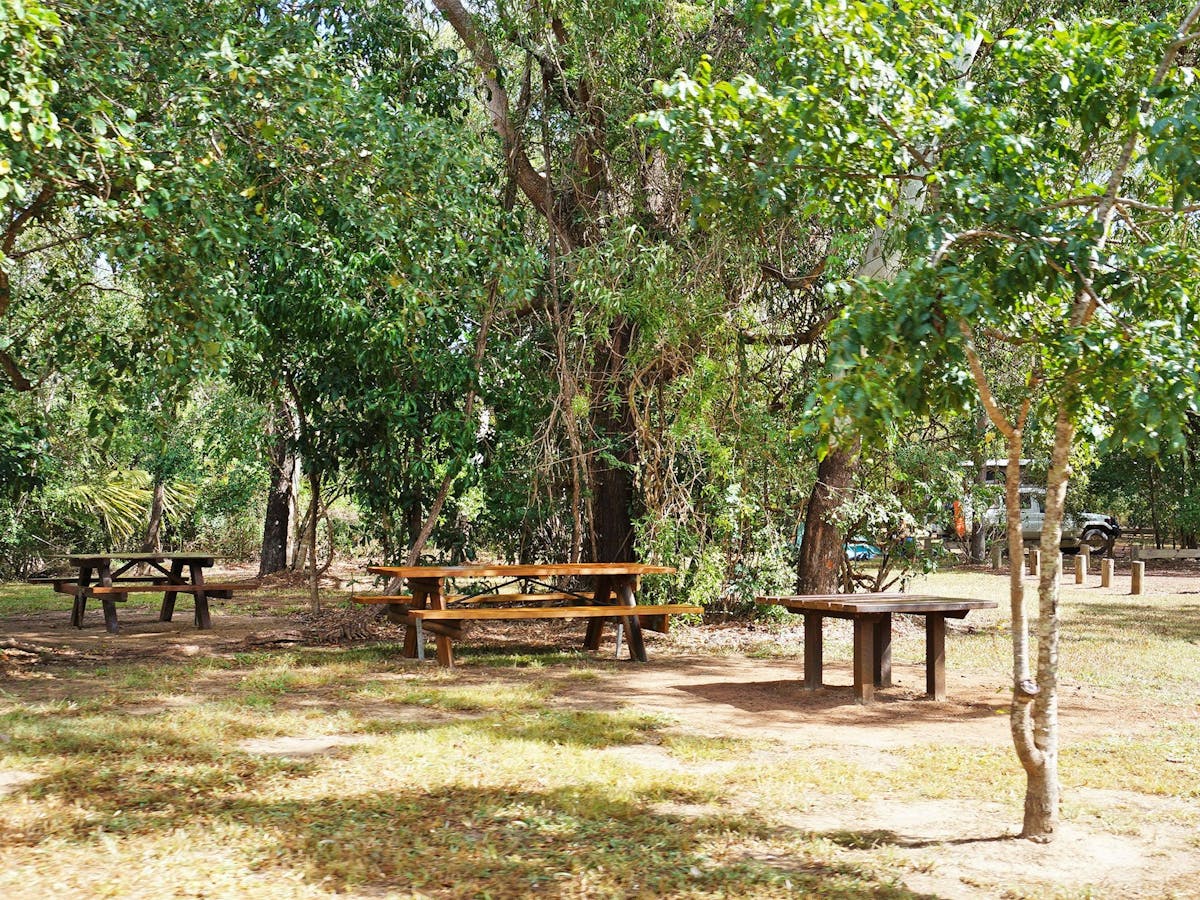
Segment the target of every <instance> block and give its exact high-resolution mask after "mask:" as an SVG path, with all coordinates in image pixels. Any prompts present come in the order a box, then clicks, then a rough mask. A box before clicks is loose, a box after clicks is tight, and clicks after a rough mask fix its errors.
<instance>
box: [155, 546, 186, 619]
mask: <svg viewBox="0 0 1200 900" xmlns="http://www.w3.org/2000/svg"><path fill="white" fill-rule="evenodd" d="M170 577H171V584H183V561H182V560H178V559H175V560H172V561H171V576H170ZM177 595H178V592H177V591H163V602H162V609H161V610H159V612H158V621H160V622H170V621H171V618H172V617H173V616H174V615H175V597H176V596H177Z"/></svg>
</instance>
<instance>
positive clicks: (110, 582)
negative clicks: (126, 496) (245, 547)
mask: <svg viewBox="0 0 1200 900" xmlns="http://www.w3.org/2000/svg"><path fill="white" fill-rule="evenodd" d="M214 561H215V560H214V558H213V556H212V554H210V553H169V552H168V553H121V552H110V553H77V554H73V555H71V556H68V557H67V564H68V565H69V566H71V567H72V568H75V569H78V570H79V574H78V575H77V576H66V575H64V576H61V577H58V576H49V577H45V578H31V579H30V582H31V583H33V584H50V585H53V586H54V590H56V591H58V592H59V593H60V594H70V595H71V596H73V597H74V598H75V602H74V604H73V605H72V607H71V624H72V625H74V626H75V627H76V628H82V627H83V614H84V611H85V609H86V607H87V599H88V597H95V598H97V599H98V600H99V601H100V605H101V607H102V608H103V610H104V626H105V628H106V629H107V630H108V631H109V632H110V633H111V634H116V633H117V632H118V631H119V630H120V626H119V625H118V623H117V607H116V604H117V603H120V602H122V601H124V600H127V599H128V597H129V595H130V594H131V593H146V592H151V593H157V592H159V591H161V592H162V595H163V602H162V608H161V610H160V611H159V616H158V618H159V620H160V621H162V622H170V621H171V618H172V616H173V615H174V614H175V598H176V596H177V595H178V594H192V595H193V596H194V597H195V600H196V603H195V613H194V617H195V622H196V627H197V628H212V617H211V616H210V614H209V610H208V601H209V598H214V597H224V598H228V597H231V596H232V595H233V592H234V591H237V590H249V589H253V588H256V587H258V583H257V582H238V583H229V584H216V583H213V582H205V580H204V570H205V569H207V568H211V567H212V565H213V563H214ZM116 562H120V563H121V565H118V566H117V567H116V569H114V568H113V564H114V563H116ZM164 564H165V565H168V566H170V568H169V569H168V568H164ZM140 565H145V566H148V567H149V568H151V569H154V570H155V574H153V575H127V574H126V573H127V572H129V570H130V569H132V568H134V567H135V566H140ZM185 569H186V570H187V577H185V575H184V570H185Z"/></svg>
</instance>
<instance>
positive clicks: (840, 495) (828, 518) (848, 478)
mask: <svg viewBox="0 0 1200 900" xmlns="http://www.w3.org/2000/svg"><path fill="white" fill-rule="evenodd" d="M858 450H859V441H858V440H854V441H853V442H852V443H851V444H850V445H848V446H844V447H843V446H837V447H833V448H831V449H830V451H829V453H828V454H827V455H826V457H825V458H824V459H823V460H821V463H820V465H819V466H818V467H817V483H816V484H815V485H813V489H812V494H811V495H810V496H809V498H808V512H807V513H806V514H805V517H804V537H803V538H802V539H801V541H800V562H799V565H798V566H797V571H796V592H797V593H800V594H836V593H837V589H838V567H839V566H840V565H841V563H842V558H843V557H844V555H845V547H844V541H843V539H842V533H841V531H840V530H839V529H838V527H837V525H836V524H834V519H833V514H834V511H835V510H836V509H837V508H838V506H839V505H841V503H842V501H843V499H844V498H845V493H846V491H847V489H848V488H849V487H850V483H851V482H852V481H853V479H854V470H855V466H856V464H857V461H858Z"/></svg>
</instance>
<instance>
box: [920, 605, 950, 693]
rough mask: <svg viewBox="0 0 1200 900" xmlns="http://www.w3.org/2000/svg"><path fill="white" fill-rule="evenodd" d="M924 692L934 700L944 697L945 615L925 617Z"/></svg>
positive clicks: (935, 614) (937, 614)
mask: <svg viewBox="0 0 1200 900" xmlns="http://www.w3.org/2000/svg"><path fill="white" fill-rule="evenodd" d="M925 692H926V693H927V694H929V696H930V697H932V698H933V699H934V700H945V699H946V617H945V616H944V615H942V614H941V613H930V614H929V615H928V616H926V617H925Z"/></svg>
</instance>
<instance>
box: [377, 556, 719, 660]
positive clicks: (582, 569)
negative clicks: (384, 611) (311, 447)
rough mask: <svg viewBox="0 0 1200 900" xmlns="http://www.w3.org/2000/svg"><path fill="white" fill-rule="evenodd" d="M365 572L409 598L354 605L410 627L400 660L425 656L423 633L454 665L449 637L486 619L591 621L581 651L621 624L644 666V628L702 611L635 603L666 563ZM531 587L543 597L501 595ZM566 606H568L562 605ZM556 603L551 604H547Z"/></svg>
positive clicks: (411, 568)
mask: <svg viewBox="0 0 1200 900" xmlns="http://www.w3.org/2000/svg"><path fill="white" fill-rule="evenodd" d="M367 571H368V572H371V573H373V574H375V575H386V576H388V577H389V578H403V579H405V581H407V583H408V588H409V591H410V593H409V594H392V595H386V594H377V595H371V594H368V595H356V596H355V597H354V598H353V599H354V600H355V601H356V602H358V603H386V604H388V605H389V607H390V608H391V610H392V611H393V613H394V614H395V615H396V616H397V617H398V618H401V619H402V621H404V622H405V624H406V625H407V626H408V629H407V631H406V632H405V638H404V655H405V656H406V657H408V658H409V659H413V658H416V659H424V658H425V635H424V632H425V630H429V631H430V632H431V633H432V634H433V635H434V637H435V643H436V647H437V661H438V664H439V665H442V666H453V665H454V653H453V650H452V647H451V641H452V640H453V639H456V638H459V637H461V636H462V631H463V627H462V626H463V623H464V622H467V621H473V620H474V621H478V620H489V619H576V618H583V619H588V627H587V635H586V637H585V639H584V648H585V649H588V650H598V649H599V648H600V641H601V638H602V637H603V630H604V623H605V622H606V621H609V620H614V619H616V620H619V621H620V622H621V623H622V625H623V628H624V632H625V634H626V635H627V639H628V644H629V655H630V658H631V659H635V660H637V661H638V662H645V661H646V645H645V640H644V638H643V636H642V626H643V624H646V625H648V626H649V627H656V628H661V629H665V627H666V622H667V620H668V617H669V616H671V615H676V614H680V613H700V612H703V610H702V608H701V607H699V606H692V605H687V604H663V605H657V606H638V605H637V601H636V600H635V599H634V595H635V593H636V591H637V589H638V586H639V583H640V579H641V576H643V575H657V574H669V573H671V572H674V571H675V570H674V569H673V568H671V567H669V566H652V565H645V564H642V563H562V564H546V565H461V566H368V567H367ZM563 577H567V578H586V579H590V580H591V582H592V589H591V590H587V591H576V590H569V589H565V588H563V587H561V586H557V585H553V584H550V583H548V582H547V581H545V580H544V579H548V578H563ZM453 579H470V580H485V579H490V580H497V579H499V580H502V581H504V584H501V585H499V586H496V585H493V586H491V587H489V588H487V589H484V590H480V591H476V592H475V593H468V594H450V593H447V591H446V583H447V582H448V581H450V580H453ZM517 583H523V584H524V585H525V586H526V587H528V585H530V584H533V585H535V586H537V587H541V588H543V589H544V591H543V592H540V593H520V594H517V593H498V590H499V589H500V588H503V587H507V586H510V585H512V584H517ZM564 603H565V605H564ZM551 604H553V605H551Z"/></svg>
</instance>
